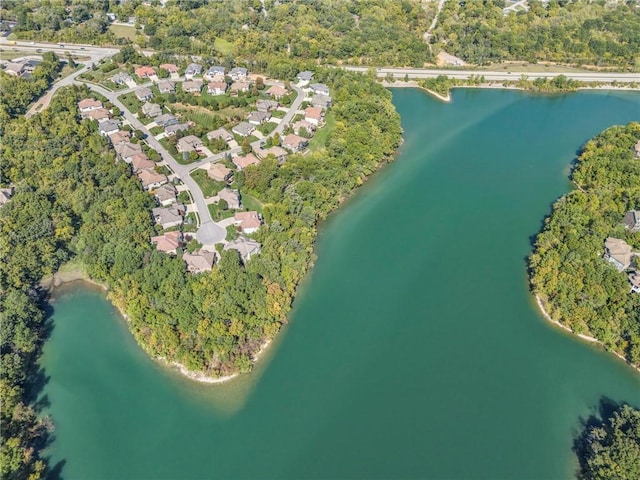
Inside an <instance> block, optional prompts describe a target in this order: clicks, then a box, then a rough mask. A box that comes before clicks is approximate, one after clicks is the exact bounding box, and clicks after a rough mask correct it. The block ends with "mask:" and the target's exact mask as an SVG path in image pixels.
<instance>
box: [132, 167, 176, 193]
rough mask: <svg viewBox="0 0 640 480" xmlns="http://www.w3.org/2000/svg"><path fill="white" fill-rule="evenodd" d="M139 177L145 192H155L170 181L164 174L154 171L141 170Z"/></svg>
mask: <svg viewBox="0 0 640 480" xmlns="http://www.w3.org/2000/svg"><path fill="white" fill-rule="evenodd" d="M137 175H138V178H139V179H140V181H141V182H142V187H143V188H144V189H145V190H153V189H155V188H158V187H160V186H161V185H163V184H165V183H167V182H168V181H169V180H168V179H167V176H166V175H165V174H164V173H158V172H156V171H155V170H152V169H146V170H140V171H139V172H138V173H137Z"/></svg>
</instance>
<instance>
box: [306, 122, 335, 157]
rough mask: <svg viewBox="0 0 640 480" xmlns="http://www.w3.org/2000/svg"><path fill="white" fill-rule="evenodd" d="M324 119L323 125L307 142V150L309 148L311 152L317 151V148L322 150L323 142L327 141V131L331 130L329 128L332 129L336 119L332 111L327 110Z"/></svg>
mask: <svg viewBox="0 0 640 480" xmlns="http://www.w3.org/2000/svg"><path fill="white" fill-rule="evenodd" d="M324 121H325V125H324V127H322V128H321V129H319V130H318V131H316V134H315V135H314V137H313V138H312V139H311V141H310V142H309V150H311V151H312V152H317V151H318V150H324V148H325V143H326V142H327V137H328V136H329V133H330V132H331V130H333V127H334V126H335V124H336V119H335V117H334V115H333V112H329V113H328V114H327V116H326V117H325V119H324Z"/></svg>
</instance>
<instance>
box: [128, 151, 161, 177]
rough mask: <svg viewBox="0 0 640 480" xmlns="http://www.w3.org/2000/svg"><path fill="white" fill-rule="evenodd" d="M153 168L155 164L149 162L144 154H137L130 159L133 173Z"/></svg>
mask: <svg viewBox="0 0 640 480" xmlns="http://www.w3.org/2000/svg"><path fill="white" fill-rule="evenodd" d="M155 166H156V164H155V162H152V161H151V160H149V157H147V156H146V155H145V154H144V153H138V154H136V155H134V156H133V158H132V159H131V168H132V169H133V173H138V172H139V171H140V170H145V169H147V168H154V167H155Z"/></svg>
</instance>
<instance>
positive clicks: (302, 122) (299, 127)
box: [292, 120, 317, 137]
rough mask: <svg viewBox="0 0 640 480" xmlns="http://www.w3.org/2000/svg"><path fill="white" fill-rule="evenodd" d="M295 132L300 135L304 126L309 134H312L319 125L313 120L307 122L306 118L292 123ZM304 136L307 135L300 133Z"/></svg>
mask: <svg viewBox="0 0 640 480" xmlns="http://www.w3.org/2000/svg"><path fill="white" fill-rule="evenodd" d="M292 128H293V133H295V134H296V135H300V132H301V131H302V129H303V128H304V129H305V130H306V131H307V135H308V136H312V135H313V132H315V131H316V128H317V125H314V124H313V123H311V122H307V121H306V120H298V121H297V122H296V123H294V124H293V125H292ZM300 136H302V137H304V136H305V135H300Z"/></svg>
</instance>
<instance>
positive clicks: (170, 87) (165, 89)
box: [158, 80, 176, 95]
mask: <svg viewBox="0 0 640 480" xmlns="http://www.w3.org/2000/svg"><path fill="white" fill-rule="evenodd" d="M158 90H159V91H160V93H161V94H163V95H164V94H166V93H176V86H175V85H174V84H173V82H170V81H169V80H162V81H160V82H158Z"/></svg>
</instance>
